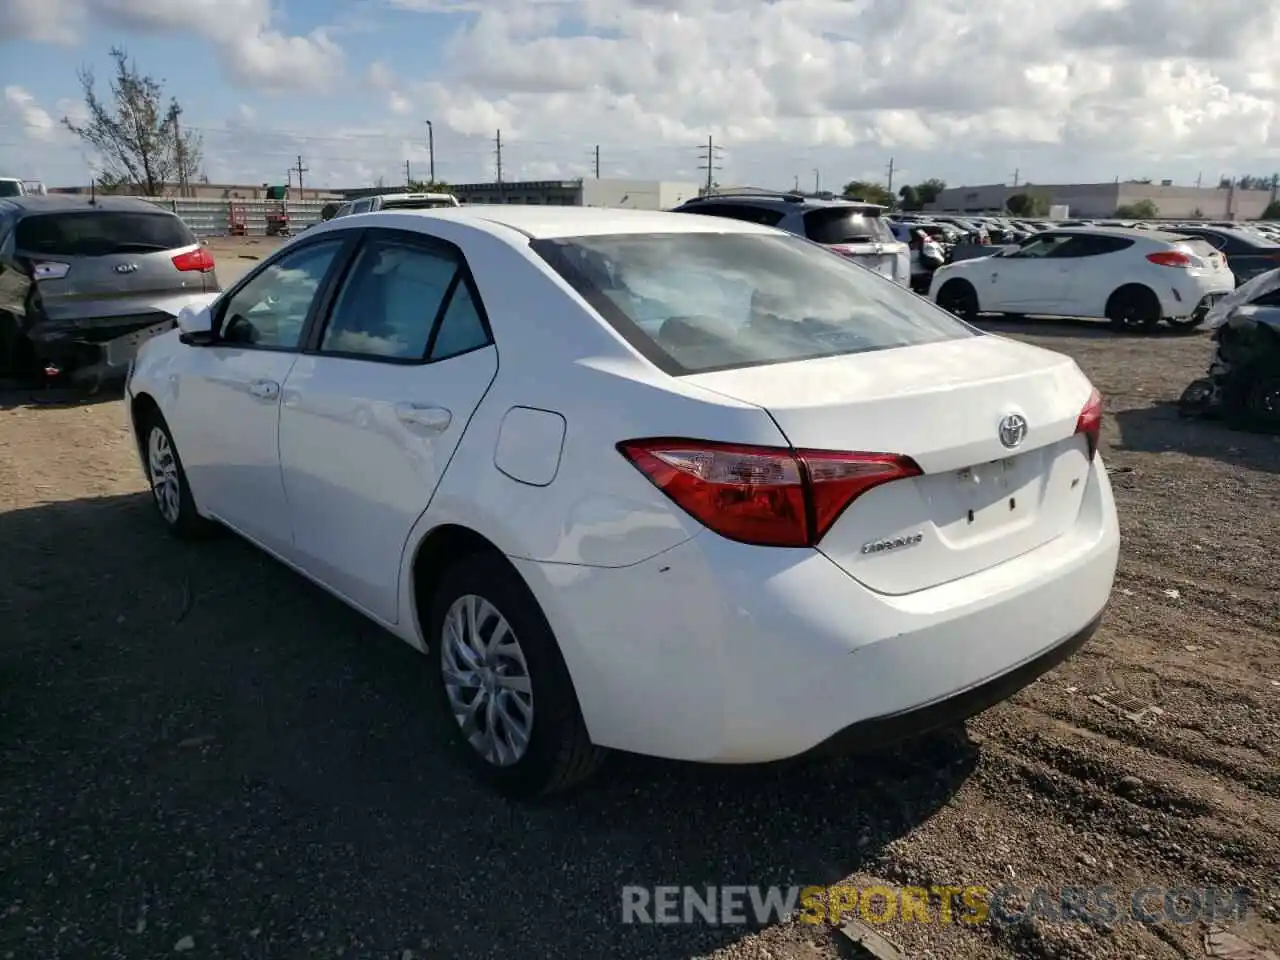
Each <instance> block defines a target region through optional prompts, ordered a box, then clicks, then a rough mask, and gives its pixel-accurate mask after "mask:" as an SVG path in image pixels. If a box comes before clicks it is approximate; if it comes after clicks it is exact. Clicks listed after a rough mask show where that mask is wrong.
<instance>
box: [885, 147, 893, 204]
mask: <svg viewBox="0 0 1280 960" xmlns="http://www.w3.org/2000/svg"><path fill="white" fill-rule="evenodd" d="M886 189H887V190H888V191H889V203H891V204H892V203H893V157H890V158H889V185H888V187H887V188H886Z"/></svg>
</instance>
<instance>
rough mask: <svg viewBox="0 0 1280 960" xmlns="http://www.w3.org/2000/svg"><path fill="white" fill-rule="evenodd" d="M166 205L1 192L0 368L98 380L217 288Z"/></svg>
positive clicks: (9, 373)
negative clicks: (181, 312)
mask: <svg viewBox="0 0 1280 960" xmlns="http://www.w3.org/2000/svg"><path fill="white" fill-rule="evenodd" d="M214 267H215V264H214V259H213V256H212V255H211V254H210V253H209V251H208V249H207V248H206V247H204V246H203V245H202V244H201V243H200V241H199V240H197V239H196V237H195V235H194V234H192V232H191V229H190V228H189V227H188V226H187V225H186V224H185V223H184V222H183V221H182V219H181V218H180V217H178V216H176V215H175V214H173V213H171V212H169V211H167V210H164V209H162V208H160V207H158V206H156V205H155V204H152V203H149V202H147V201H145V200H139V199H135V198H131V197H95V198H85V197H83V196H74V195H67V196H44V197H8V198H4V199H0V376H5V377H9V378H13V379H17V380H19V381H38V380H40V379H41V378H45V379H46V380H50V379H56V380H66V381H69V382H72V383H80V382H88V383H94V384H100V383H101V382H102V381H103V380H106V379H111V378H113V377H116V376H119V377H123V376H124V374H125V372H126V371H127V370H128V366H129V363H130V361H132V359H133V357H134V355H135V354H136V353H137V350H138V347H139V346H141V344H142V343H144V342H145V341H147V340H149V339H150V338H151V337H154V336H156V335H158V334H161V333H164V332H165V331H166V330H171V329H173V327H174V323H175V319H176V317H177V315H178V313H179V312H180V311H181V310H182V308H183V307H185V306H188V305H190V304H192V303H193V302H197V301H198V300H203V299H208V297H209V296H210V295H212V294H216V293H217V292H219V291H220V289H221V288H220V286H219V285H218V279H217V274H216V273H215V270H214Z"/></svg>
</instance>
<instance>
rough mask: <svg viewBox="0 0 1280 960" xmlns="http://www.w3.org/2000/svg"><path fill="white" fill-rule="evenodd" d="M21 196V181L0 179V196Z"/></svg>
mask: <svg viewBox="0 0 1280 960" xmlns="http://www.w3.org/2000/svg"><path fill="white" fill-rule="evenodd" d="M20 196H22V182H21V181H19V180H0V197H20Z"/></svg>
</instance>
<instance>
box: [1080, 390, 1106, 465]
mask: <svg viewBox="0 0 1280 960" xmlns="http://www.w3.org/2000/svg"><path fill="white" fill-rule="evenodd" d="M1076 434H1077V435H1080V434H1084V438H1085V442H1086V443H1087V444H1088V446H1089V459H1090V460H1092V459H1093V457H1094V455H1095V454H1096V453H1097V452H1098V440H1099V438H1100V437H1101V435H1102V394H1100V393H1099V392H1098V391H1097V390H1094V391H1093V393H1091V394H1089V401H1088V403H1086V404H1085V405H1084V409H1083V410H1081V411H1080V416H1079V417H1077V418H1076Z"/></svg>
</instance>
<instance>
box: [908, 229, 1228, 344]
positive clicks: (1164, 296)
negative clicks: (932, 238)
mask: <svg viewBox="0 0 1280 960" xmlns="http://www.w3.org/2000/svg"><path fill="white" fill-rule="evenodd" d="M1235 285H1236V278H1235V275H1234V274H1233V273H1232V272H1231V270H1230V268H1229V267H1228V266H1227V261H1226V258H1225V257H1223V256H1222V254H1220V253H1218V252H1217V251H1216V250H1215V249H1214V248H1213V247H1212V246H1211V245H1210V244H1209V243H1208V242H1207V241H1205V240H1201V239H1198V238H1195V237H1184V236H1179V235H1178V234H1176V233H1164V232H1160V231H1157V230H1133V229H1123V228H1112V227H1074V228H1061V229H1055V230H1048V231H1045V232H1044V233H1038V234H1036V235H1035V236H1034V237H1031V238H1029V239H1028V240H1025V241H1023V242H1022V243H1021V244H1018V245H1017V246H1010V247H1003V248H998V249H997V250H996V251H995V253H994V254H993V255H992V256H988V257H980V258H977V259H969V260H962V261H959V262H957V263H951V264H948V265H946V266H944V267H941V268H939V269H938V270H937V271H935V272H934V275H933V281H932V283H931V285H930V288H929V297H930V299H932V300H933V301H935V302H936V303H937V304H938V305H939V306H941V307H943V308H945V309H947V310H950V311H951V312H952V313H955V314H956V315H957V316H960V317H964V318H966V319H972V318H973V317H975V316H977V315H978V314H979V313H1010V314H1033V315H1041V316H1057V317H1099V318H1103V317H1105V318H1106V319H1108V320H1110V321H1111V323H1112V325H1113V326H1115V327H1116V328H1117V329H1121V330H1150V329H1151V328H1153V327H1154V326H1156V324H1158V323H1159V322H1160V321H1161V320H1164V321H1166V322H1167V323H1168V324H1169V325H1170V326H1172V327H1175V328H1179V329H1182V328H1190V327H1194V326H1196V325H1198V324H1199V323H1201V322H1202V321H1203V320H1204V318H1205V315H1206V314H1207V313H1208V311H1209V308H1210V307H1212V306H1213V304H1214V302H1215V301H1216V300H1218V299H1220V298H1221V297H1223V296H1225V295H1226V294H1228V293H1230V292H1231V291H1232V290H1234V289H1235Z"/></svg>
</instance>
